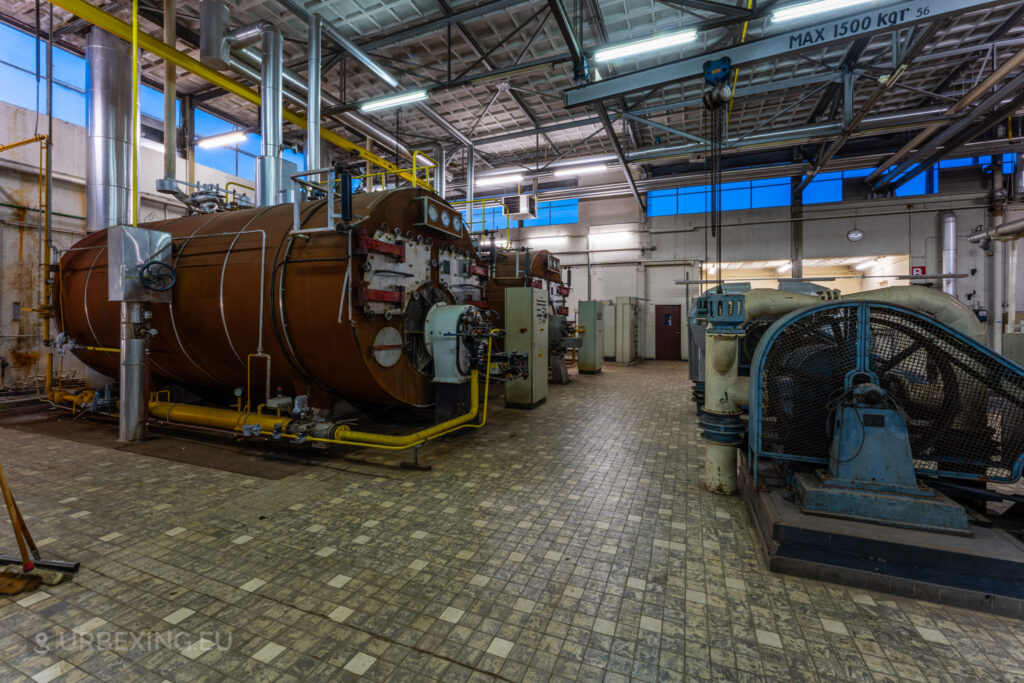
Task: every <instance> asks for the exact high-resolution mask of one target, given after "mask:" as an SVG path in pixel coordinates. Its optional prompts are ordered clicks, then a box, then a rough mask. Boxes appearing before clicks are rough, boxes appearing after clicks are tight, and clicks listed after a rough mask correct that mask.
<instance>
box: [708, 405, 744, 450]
mask: <svg viewBox="0 0 1024 683" xmlns="http://www.w3.org/2000/svg"><path fill="white" fill-rule="evenodd" d="M700 426H701V433H700V435H701V437H703V438H704V439H705V440H706V441H711V442H713V443H720V444H723V445H726V446H739V445H740V444H741V443H742V442H743V434H744V433H745V432H746V431H747V430H746V427H745V426H744V424H743V420H741V419H740V416H739V415H720V414H717V413H705V412H702V413H701V416H700Z"/></svg>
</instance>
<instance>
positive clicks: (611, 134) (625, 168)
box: [597, 103, 647, 211]
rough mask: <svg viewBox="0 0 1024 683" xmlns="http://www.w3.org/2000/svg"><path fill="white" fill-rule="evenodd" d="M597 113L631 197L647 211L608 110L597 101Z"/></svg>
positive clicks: (642, 209)
mask: <svg viewBox="0 0 1024 683" xmlns="http://www.w3.org/2000/svg"><path fill="white" fill-rule="evenodd" d="M597 115H598V117H600V119H601V125H602V126H604V132H605V133H607V134H608V139H609V140H611V142H612V148H613V149H614V150H615V156H616V157H618V159H619V165H620V166H622V173H623V174H624V175H625V176H626V182H627V183H629V189H630V190H631V191H632V192H633V197H635V198H636V202H637V204H639V205H640V210H641V211H647V207H646V206H645V205H644V198H643V197H641V196H640V190H638V189H637V187H636V180H634V178H633V174H632V173H630V172H629V164H628V163H627V162H626V154H625V152H623V151H622V145H621V144H619V138H618V137H616V135H615V129H614V128H612V122H611V119H609V118H608V110H607V109H605V108H604V103H598V105H597Z"/></svg>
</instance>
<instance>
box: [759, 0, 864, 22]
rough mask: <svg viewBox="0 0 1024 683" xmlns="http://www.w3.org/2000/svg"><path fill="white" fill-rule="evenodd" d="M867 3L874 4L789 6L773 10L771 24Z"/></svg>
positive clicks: (860, 0)
mask: <svg viewBox="0 0 1024 683" xmlns="http://www.w3.org/2000/svg"><path fill="white" fill-rule="evenodd" d="M869 2H874V0H817V1H816V2H804V3H801V4H799V5H790V6H789V7H782V8H779V9H777V10H775V11H774V12H772V22H773V23H774V22H779V21H791V20H793V19H803V18H804V17H810V16H813V15H815V14H824V13H825V12H835V11H837V10H841V9H848V8H850V7H856V6H857V5H864V4H867V3H869Z"/></svg>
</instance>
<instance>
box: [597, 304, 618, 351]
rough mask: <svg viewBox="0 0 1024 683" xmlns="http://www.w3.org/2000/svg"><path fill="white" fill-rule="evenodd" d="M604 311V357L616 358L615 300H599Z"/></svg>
mask: <svg viewBox="0 0 1024 683" xmlns="http://www.w3.org/2000/svg"><path fill="white" fill-rule="evenodd" d="M598 305H599V306H600V307H601V308H602V309H603V311H604V359H605V360H615V302H614V301H607V300H603V301H599V302H598Z"/></svg>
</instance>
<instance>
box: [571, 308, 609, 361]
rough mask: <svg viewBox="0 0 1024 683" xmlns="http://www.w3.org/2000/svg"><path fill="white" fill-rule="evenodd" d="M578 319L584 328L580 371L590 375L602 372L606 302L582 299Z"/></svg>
mask: <svg viewBox="0 0 1024 683" xmlns="http://www.w3.org/2000/svg"><path fill="white" fill-rule="evenodd" d="M576 319H577V322H578V324H579V326H580V327H582V328H583V346H582V347H581V348H580V364H579V368H580V372H582V373H585V374H590V375H592V374H596V373H598V372H601V366H602V365H603V364H604V304H603V303H602V302H600V301H581V302H580V304H579V313H578V314H577V318H576Z"/></svg>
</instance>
